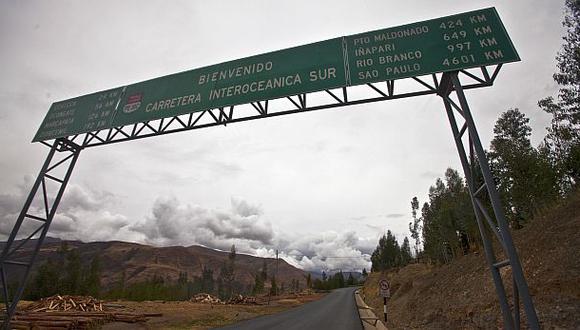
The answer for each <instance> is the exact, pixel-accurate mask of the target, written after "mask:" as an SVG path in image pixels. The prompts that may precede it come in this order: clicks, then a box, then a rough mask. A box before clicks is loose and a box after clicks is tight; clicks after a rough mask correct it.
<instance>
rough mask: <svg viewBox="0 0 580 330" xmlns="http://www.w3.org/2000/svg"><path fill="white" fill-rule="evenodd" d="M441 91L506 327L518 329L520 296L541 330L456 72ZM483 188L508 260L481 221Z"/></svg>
mask: <svg viewBox="0 0 580 330" xmlns="http://www.w3.org/2000/svg"><path fill="white" fill-rule="evenodd" d="M453 90H454V91H455V94H456V97H457V99H458V101H459V108H460V109H457V110H458V111H459V112H460V113H461V115H462V116H463V118H464V119H465V124H464V125H465V126H466V128H467V132H468V134H469V138H468V140H469V154H470V159H468V158H467V153H466V151H465V149H464V146H463V142H462V134H463V133H464V132H465V129H462V130H461V131H459V129H458V126H457V123H456V121H455V116H454V115H453V108H452V105H451V101H450V93H451V92H452V91H453ZM438 94H439V95H440V96H441V97H442V98H443V102H444V104H445V109H446V111H447V115H448V117H449V122H450V124H451V128H452V131H453V136H454V139H455V143H456V146H457V149H458V152H459V156H460V159H461V164H462V167H463V170H464V172H465V177H466V180H467V184H468V188H469V194H470V197H471V200H472V205H473V208H474V212H475V216H476V220H477V223H478V227H479V229H480V233H481V236H482V241H483V245H484V249H485V253H486V259H487V262H488V264H489V265H490V268H491V272H492V277H493V279H494V284H495V286H496V292H497V294H498V299H499V302H500V307H501V310H502V315H503V319H504V326H505V327H506V328H507V329H513V328H519V321H520V320H519V300H520V298H521V301H522V303H523V305H524V311H525V313H526V316H527V322H528V325H529V327H530V328H531V329H539V321H538V318H537V315H536V311H535V309H534V305H533V302H532V298H531V296H530V293H529V289H528V285H527V282H526V280H525V277H524V273H523V270H522V267H521V264H520V260H519V257H518V254H517V252H516V249H515V246H514V243H513V240H512V237H511V234H510V231H509V226H508V224H507V221H506V218H505V215H504V213H503V209H502V205H501V200H500V198H499V193H498V192H497V189H496V186H495V181H494V179H493V175H492V173H491V170H490V168H489V164H488V161H487V156H486V154H485V151H484V149H483V146H482V144H481V140H480V138H479V135H478V133H477V129H476V126H475V122H474V120H473V116H472V114H471V110H470V108H469V105H468V103H467V99H466V97H465V94H464V92H463V86H462V85H461V83H460V81H459V78H458V77H457V72H450V73H445V74H444V76H443V78H442V81H441V85H440V89H439V93H438ZM473 154H475V156H476V160H474V157H473ZM469 160H471V162H469ZM474 163H477V164H474ZM476 165H477V166H478V167H479V169H480V170H481V173H482V175H483V180H484V185H483V186H482V187H477V186H476V184H475V182H474V180H475V178H474V177H473V171H474V168H475V166H476ZM483 188H485V190H486V191H487V193H488V196H489V199H490V202H491V206H492V209H493V215H494V216H495V221H496V222H495V223H497V227H496V226H494V223H491V222H490V221H488V223H489V227H490V228H488V229H489V230H491V231H494V233H495V234H496V236H497V238H498V239H499V243H500V246H501V247H502V248H503V250H504V253H505V255H506V258H507V259H506V260H504V261H501V262H496V258H495V253H494V252H493V246H492V244H491V241H490V240H489V238H488V235H487V233H486V228H484V226H483V224H484V222H483V221H482V220H481V219H482V217H486V218H487V217H489V215H488V214H487V211H486V210H485V209H484V208H483V207H482V205H483V203H482V201H481V200H480V199H479V198H478V194H479V193H480V192H481V191H482V189H483ZM486 220H489V219H486ZM507 265H510V266H511V268H512V276H513V282H514V287H515V288H517V289H516V291H515V292H514V314H517V315H512V313H511V311H510V309H509V305H508V303H507V295H506V292H505V288H504V285H503V280H502V278H501V274H500V273H499V270H500V268H501V267H504V266H507Z"/></svg>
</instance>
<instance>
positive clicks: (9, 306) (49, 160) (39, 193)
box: [0, 139, 82, 329]
mask: <svg viewBox="0 0 580 330" xmlns="http://www.w3.org/2000/svg"><path fill="white" fill-rule="evenodd" d="M81 149H82V148H81V147H79V146H78V145H76V144H74V143H71V142H70V141H67V140H65V139H58V140H56V141H54V143H53V145H52V146H51V148H50V151H49V153H48V155H47V157H46V160H45V162H44V165H43V166H42V168H41V169H40V173H39V174H38V176H37V178H36V181H35V182H34V185H33V186H32V189H31V191H30V193H29V195H28V198H27V199H26V202H25V203H24V206H23V208H22V211H21V212H20V215H19V216H18V219H17V220H16V223H15V224H14V227H13V229H12V232H11V233H10V236H9V238H8V241H7V242H6V244H5V245H4V249H3V251H2V255H1V257H0V280H1V284H2V292H1V294H2V299H3V302H4V304H5V305H6V314H5V315H4V319H3V323H2V328H3V329H9V328H10V320H11V318H12V316H13V315H14V313H15V311H16V306H17V305H18V302H19V301H20V298H21V297H22V294H23V293H24V289H25V285H26V280H27V279H28V276H29V275H30V271H31V269H32V266H33V265H34V262H35V260H36V257H37V255H38V251H39V250H40V247H41V246H42V243H43V241H44V239H45V237H46V234H47V232H48V229H49V227H50V224H51V222H52V219H53V218H54V216H55V214H56V210H57V208H58V204H59V203H60V200H61V198H62V196H63V194H64V191H65V188H66V185H67V183H68V181H69V179H70V177H71V174H72V171H73V168H74V166H75V164H76V161H77V159H78V156H79V154H80V151H81ZM57 151H58V152H59V153H61V152H63V153H68V156H65V157H64V158H62V159H59V160H55V155H56V152H57ZM53 162H54V164H53ZM63 167H64V168H65V171H64V175H63V176H61V177H57V176H58V174H53V172H55V170H56V169H57V168H63ZM49 173H50V174H49ZM47 179H48V180H51V181H53V182H55V184H57V185H58V186H59V187H58V190H57V193H56V195H54V196H49V193H48V190H47ZM40 188H42V189H40ZM36 198H40V201H41V202H42V203H41V204H42V207H41V209H43V210H42V211H43V212H42V216H38V215H34V214H33V209H34V207H33V202H34V201H35V199H36ZM50 204H52V205H50ZM25 221H27V223H30V222H32V223H33V224H35V225H36V230H34V231H32V233H24V232H23V231H27V230H29V228H30V226H22V224H23V223H24V222H25ZM39 222H40V223H41V224H40V225H38V223H39ZM33 227H34V226H33ZM17 237H25V238H24V239H22V240H20V241H16V238H17ZM16 242H18V244H15V243H16ZM25 243H31V244H29V245H28V246H26V244H25ZM14 245H16V246H14ZM30 245H32V253H29V251H30ZM19 252H24V253H19ZM10 267H11V269H13V268H14V267H21V268H23V270H20V272H17V273H16V272H15V273H16V274H14V275H13V277H14V276H18V275H20V276H19V277H18V282H17V287H16V288H15V289H16V291H15V292H14V295H13V297H10V294H9V290H8V281H10V280H14V278H11V277H10V275H11V272H9V269H8V268H10ZM21 274H23V275H21Z"/></svg>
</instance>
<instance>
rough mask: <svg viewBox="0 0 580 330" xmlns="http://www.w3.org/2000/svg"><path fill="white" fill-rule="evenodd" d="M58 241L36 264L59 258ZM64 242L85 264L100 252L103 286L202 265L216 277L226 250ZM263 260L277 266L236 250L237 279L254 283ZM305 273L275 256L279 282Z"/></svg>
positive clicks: (195, 271) (272, 263) (173, 276)
mask: <svg viewBox="0 0 580 330" xmlns="http://www.w3.org/2000/svg"><path fill="white" fill-rule="evenodd" d="M61 243H62V242H61V241H60V240H58V239H52V238H50V239H47V240H46V241H45V243H44V245H43V246H42V248H41V250H40V252H39V255H38V259H37V260H38V262H37V265H36V266H38V265H39V264H41V263H43V262H45V261H46V260H48V259H53V260H56V259H58V258H60V256H59V254H58V252H57V251H58V249H59V248H60V246H61ZM67 243H68V246H69V248H70V249H77V251H78V252H79V254H80V259H81V262H82V263H83V264H84V265H88V263H90V261H91V260H92V259H93V257H95V256H96V255H99V256H100V260H101V267H102V276H101V284H102V285H103V287H104V288H108V287H110V286H111V285H113V284H115V283H118V282H119V281H120V280H121V278H122V276H123V273H124V274H125V283H126V284H132V283H137V282H143V281H145V280H148V279H151V278H152V277H153V276H162V277H163V278H164V279H166V280H169V281H176V280H177V279H178V277H179V273H180V272H187V274H188V277H189V278H190V279H191V278H192V277H193V276H201V272H202V268H203V267H207V268H209V269H212V270H213V273H214V277H217V275H218V274H219V271H220V268H221V267H222V265H223V264H224V262H225V261H226V260H227V259H228V254H229V253H228V252H222V251H217V250H212V249H208V248H205V247H202V246H196V245H193V246H189V247H183V246H171V247H153V246H148V245H142V244H136V243H128V242H119V241H110V242H90V243H83V242H80V241H67ZM28 245H30V244H28ZM28 250H29V249H25V250H23V251H22V252H21V253H22V254H25V253H29V252H30V251H28ZM264 260H266V263H267V268H268V274H272V272H273V271H274V270H275V269H276V259H274V258H258V257H253V256H249V255H245V254H240V253H238V254H237V255H236V269H235V274H236V281H239V282H241V283H242V284H244V285H253V284H254V275H255V274H256V272H258V270H259V269H261V268H262V266H263V263H264ZM306 276H307V274H306V272H304V271H302V270H300V269H298V268H295V267H293V266H291V265H290V264H288V263H287V262H285V261H284V260H282V259H279V260H278V276H277V280H278V283H290V282H291V281H292V279H297V280H299V281H300V283H301V286H305V284H306V280H305V278H306ZM279 285H280V284H279Z"/></svg>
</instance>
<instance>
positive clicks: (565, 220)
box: [364, 191, 580, 329]
mask: <svg viewBox="0 0 580 330" xmlns="http://www.w3.org/2000/svg"><path fill="white" fill-rule="evenodd" d="M579 233H580V191H579V192H577V193H576V194H574V195H573V196H572V197H570V198H569V199H568V200H567V201H565V202H563V203H562V205H559V206H558V207H554V208H553V209H551V210H549V211H546V212H544V214H543V215H539V216H537V217H536V219H535V220H534V221H533V222H532V223H531V224H530V225H528V226H527V227H525V228H524V229H521V230H519V231H517V232H515V233H514V240H515V243H516V247H517V249H518V253H519V255H520V258H521V261H522V266H523V268H524V272H525V275H526V279H527V281H528V284H529V286H530V291H531V294H532V296H533V299H534V304H535V306H536V310H537V311H538V317H539V318H540V322H541V323H542V326H543V328H554V327H556V328H557V327H562V328H566V329H573V328H574V329H578V328H580V316H579V315H580V248H579V246H580V234H579ZM502 276H503V277H504V278H505V279H506V281H505V282H510V283H507V285H506V289H507V290H508V292H510V293H511V290H512V286H511V280H508V279H511V271H510V269H509V267H505V268H503V269H502ZM387 277H388V278H389V279H390V280H391V294H392V298H391V299H390V301H389V303H388V305H387V308H388V310H389V324H388V326H389V328H496V327H501V324H502V319H501V313H500V310H499V305H498V301H497V296H496V294H495V287H494V285H493V281H492V279H491V274H490V271H489V270H488V268H487V264H486V261H485V258H484V256H483V254H482V253H479V254H470V255H468V256H464V257H460V258H458V259H456V260H454V261H453V262H451V263H450V264H448V265H444V266H439V267H435V266H428V265H424V264H413V265H409V266H407V267H404V268H402V269H400V270H398V271H393V272H390V273H388V274H387ZM379 278H380V274H377V273H372V274H370V277H369V279H368V280H367V283H366V284H365V288H364V292H365V295H366V301H367V303H368V304H369V305H371V306H372V307H373V308H375V309H376V311H377V312H378V313H377V314H380V315H379V316H381V317H382V309H383V306H382V299H381V298H380V297H378V295H377V294H378V288H377V282H378V279H379ZM510 301H511V294H510ZM522 313H523V311H522ZM522 319H525V317H523V316H522Z"/></svg>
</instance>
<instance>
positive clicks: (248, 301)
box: [227, 294, 258, 305]
mask: <svg viewBox="0 0 580 330" xmlns="http://www.w3.org/2000/svg"><path fill="white" fill-rule="evenodd" d="M227 304H230V305H257V304H258V302H257V301H256V297H249V296H246V297H244V296H242V295H241V294H237V295H234V296H233V297H231V298H230V299H229V300H228V301H227Z"/></svg>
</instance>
